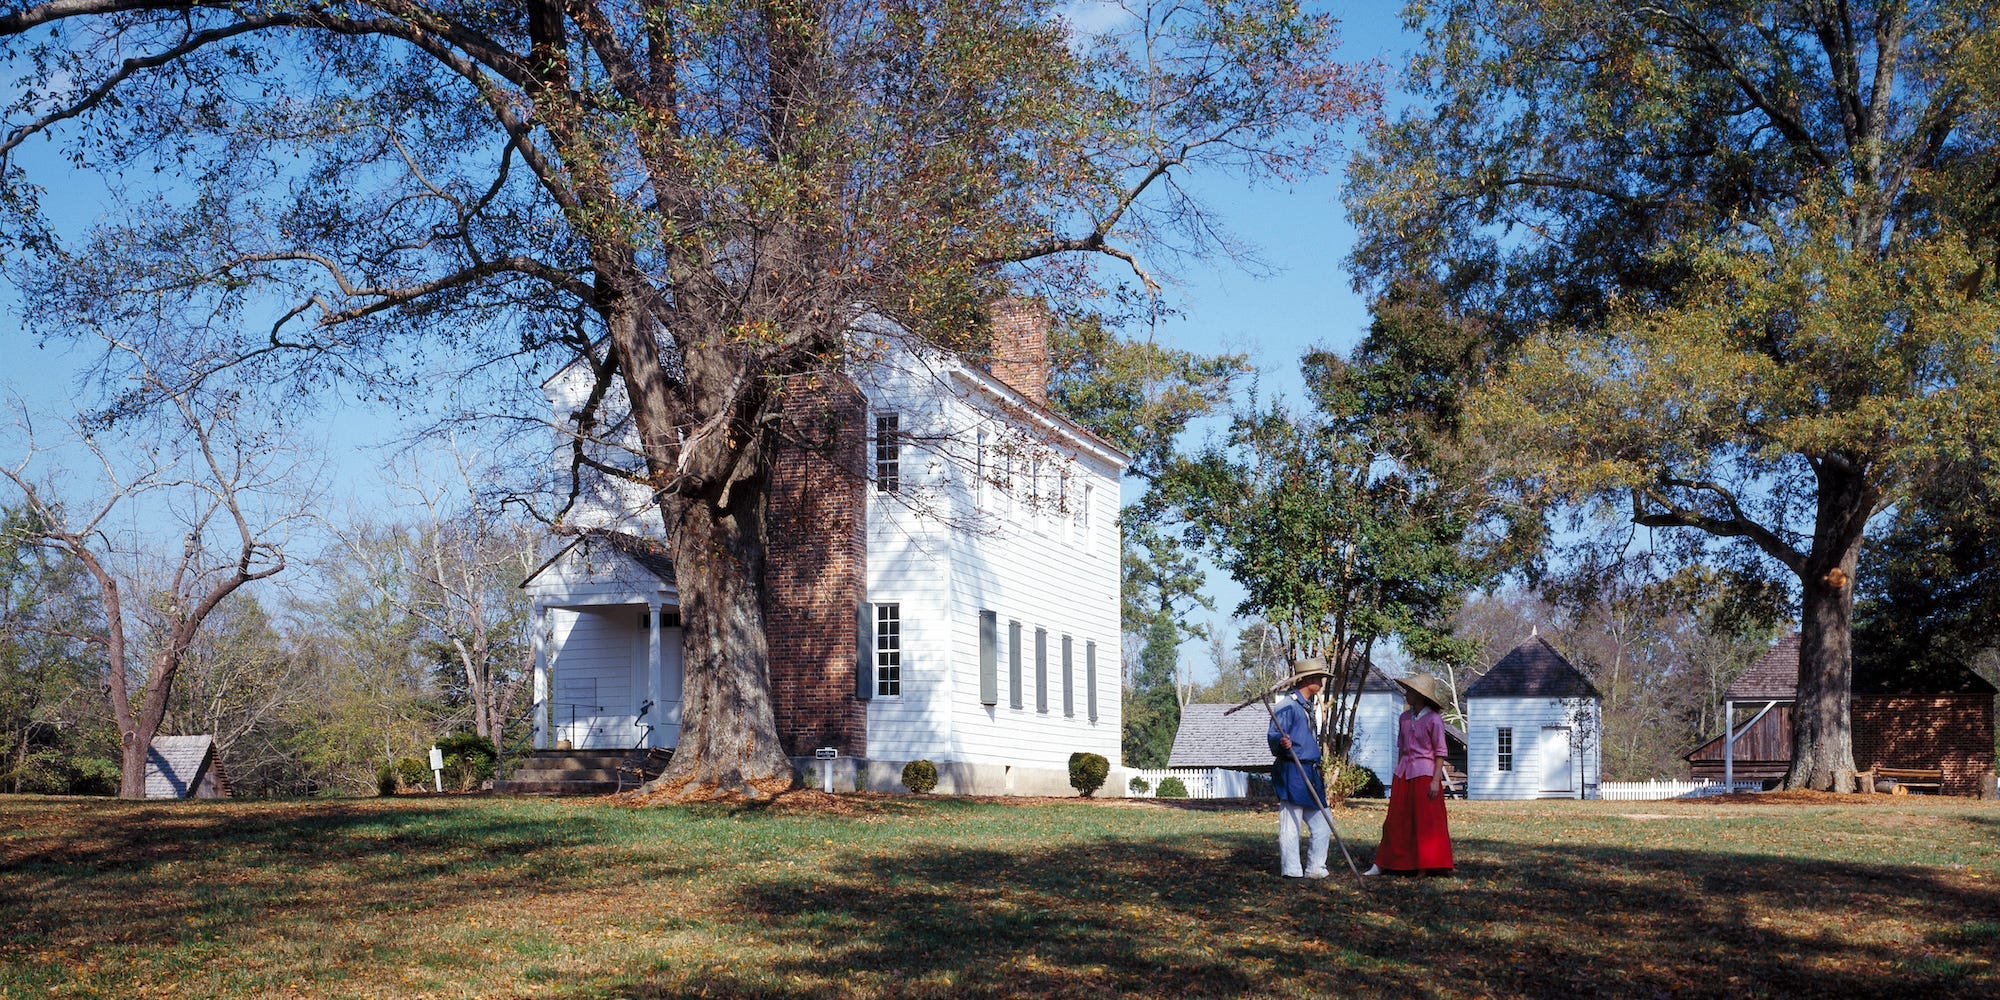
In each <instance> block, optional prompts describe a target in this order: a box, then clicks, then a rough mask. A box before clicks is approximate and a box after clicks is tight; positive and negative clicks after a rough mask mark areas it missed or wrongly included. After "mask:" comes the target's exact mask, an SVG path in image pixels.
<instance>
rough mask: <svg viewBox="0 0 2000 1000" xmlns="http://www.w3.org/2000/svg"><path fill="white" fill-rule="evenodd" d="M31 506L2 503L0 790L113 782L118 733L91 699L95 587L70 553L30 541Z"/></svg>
mask: <svg viewBox="0 0 2000 1000" xmlns="http://www.w3.org/2000/svg"><path fill="white" fill-rule="evenodd" d="M32 516H33V515H32V514H31V513H29V512H27V511H24V510H21V509H18V508H14V507H9V508H6V509H5V510H4V511H0V790H5V791H9V792H15V793H20V792H41V793H60V792H82V791H103V790H108V789H113V788H116V787H117V783H118V761H117V754H116V747H117V738H116V735H115V733H114V732H113V730H112V727H111V725H110V720H109V718H108V717H107V715H106V713H105V712H103V711H102V710H101V709H102V707H103V706H102V705H101V704H99V703H98V700H97V698H96V694H97V691H96V688H97V685H96V683H95V678H96V677H97V676H98V673H99V667H98V664H97V663H96V661H95V660H94V658H93V655H92V654H93V647H92V644H91V642H90V638H89V637H90V635H91V633H92V630H93V622H95V621H97V620H98V614H97V607H96V604H97V596H96V594H95V592H94V588H93V587H92V586H91V582H90V578H89V576H88V575H87V574H86V573H85V572H84V569H83V566H82V564H81V563H79V562H78V561H77V560H75V559H71V558H65V557H64V556H62V555H61V554H60V553H54V552H50V551H48V550H47V549H44V548H42V547H40V546H37V545H34V544H31V543H29V541H28V540H29V539H31V538H33V537H35V536H37V535H38V534H39V529H38V527H37V526H35V525H32V524H30V523H28V519H29V518H31V517H32Z"/></svg>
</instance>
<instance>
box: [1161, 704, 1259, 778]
mask: <svg viewBox="0 0 2000 1000" xmlns="http://www.w3.org/2000/svg"><path fill="white" fill-rule="evenodd" d="M1229 709H1230V706H1228V705H1222V704H1207V703H1203V702H1196V703H1194V704H1189V705H1182V706H1181V727H1180V728H1179V729H1177V730H1175V731H1174V749H1173V752H1172V753H1171V754H1169V755H1168V757H1167V766H1168V767H1234V768H1253V767H1254V768H1268V767H1270V766H1271V745H1270V744H1269V743H1267V742H1265V738H1264V737H1265V734H1266V733H1267V732H1268V731H1269V730H1270V726H1271V717H1270V715H1269V714H1268V713H1266V712H1264V711H1263V710H1262V709H1261V708H1246V709H1244V710H1242V711H1240V712H1237V713H1236V714H1234V715H1224V714H1222V713H1224V712H1227V711H1229Z"/></svg>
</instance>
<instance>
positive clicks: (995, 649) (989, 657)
mask: <svg viewBox="0 0 2000 1000" xmlns="http://www.w3.org/2000/svg"><path fill="white" fill-rule="evenodd" d="M979 703H980V704H981V705H998V704H1000V615H999V613H998V612H994V611H981V612H980V613H979Z"/></svg>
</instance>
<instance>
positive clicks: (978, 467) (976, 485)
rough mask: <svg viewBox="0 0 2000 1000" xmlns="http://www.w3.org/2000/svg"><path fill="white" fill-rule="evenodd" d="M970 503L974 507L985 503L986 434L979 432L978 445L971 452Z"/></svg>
mask: <svg viewBox="0 0 2000 1000" xmlns="http://www.w3.org/2000/svg"><path fill="white" fill-rule="evenodd" d="M971 492H972V502H973V503H974V504H975V505H978V504H984V503H985V502H986V432H985V431H980V432H979V443H978V445H977V446H976V447H975V448H974V449H973V452H972V491H971Z"/></svg>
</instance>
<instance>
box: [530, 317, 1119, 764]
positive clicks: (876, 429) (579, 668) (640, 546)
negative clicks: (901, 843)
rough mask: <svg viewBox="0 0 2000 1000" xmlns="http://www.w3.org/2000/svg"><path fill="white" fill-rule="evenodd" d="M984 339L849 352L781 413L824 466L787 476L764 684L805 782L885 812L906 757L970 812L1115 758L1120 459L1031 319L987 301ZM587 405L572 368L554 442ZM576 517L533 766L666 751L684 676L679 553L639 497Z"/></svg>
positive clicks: (551, 627) (886, 339) (548, 633)
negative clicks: (552, 754) (929, 770)
mask: <svg viewBox="0 0 2000 1000" xmlns="http://www.w3.org/2000/svg"><path fill="white" fill-rule="evenodd" d="M993 326H994V341H995V348H994V360H993V361H992V363H991V364H990V365H989V366H984V367H982V366H978V365H974V364H972V363H970V362H968V361H967V360H965V359H963V358H961V357H958V356H956V355H950V354H945V353H941V352H937V351H935V350H930V349H926V348H923V347H921V346H920V345H917V344H915V343H913V342H912V341H910V340H909V339H908V338H905V337H903V336H901V335H900V332H899V331H897V330H896V329H894V328H892V327H889V326H888V325H886V324H882V323H879V322H876V323H873V324H870V325H869V326H868V327H867V328H865V329H859V330H857V331H856V332H855V334H854V336H855V338H856V345H857V350H856V351H855V355H856V356H857V357H863V358H866V359H868V360H867V361H865V362H863V363H859V364H857V365H856V366H855V367H854V368H853V369H852V370H851V371H849V372H847V373H846V374H845V377H841V378H833V379H822V380H820V383H818V384H817V385H818V387H817V388H816V389H815V390H814V392H816V393H817V395H816V396H814V395H811V394H806V393H801V394H800V395H801V396H803V397H805V398H810V399H815V400H816V402H815V403H814V404H813V405H811V406H801V407H798V408H797V409H796V410H795V411H794V412H789V413H788V416H787V420H788V422H790V423H791V424H792V427H791V428H790V430H791V432H792V433H791V435H790V436H791V437H792V438H794V439H799V440H809V441H813V442H814V443H815V445H816V446H815V447H812V448H806V447H799V448H794V449H788V450H787V451H786V453H785V454H784V455H783V456H782V457H781V458H780V459H779V460H778V467H777V471H776V473H775V474H774V487H773V494H772V501H771V514H770V537H771V547H770V552H769V554H768V559H769V564H770V565H769V567H768V568H767V571H766V575H765V584H766V589H767V605H768V606H769V608H770V611H769V614H768V617H767V628H768V632H769V637H770V644H771V683H772V695H773V702H774V708H775V711H776V713H777V717H778V728H779V733H780V736H781V737H782V738H783V739H784V740H785V742H786V749H787V752H788V753H789V754H791V755H792V756H793V758H794V760H795V761H797V762H798V763H799V765H800V768H801V771H802V773H807V774H808V775H809V776H810V778H811V780H812V781H813V782H814V783H815V784H817V783H819V780H820V777H819V774H818V771H817V768H818V767H819V766H821V765H818V764H816V763H815V762H814V760H813V758H814V756H815V752H816V751H818V750H820V749H822V748H830V749H833V750H836V751H838V753H839V755H840V757H839V762H838V763H837V764H836V765H834V767H835V768H836V769H837V771H836V774H835V777H836V778H837V780H838V782H839V784H840V785H841V786H843V787H855V785H856V784H858V785H860V786H861V787H866V788H870V789H875V790H883V791H894V790H900V788H901V784H900V777H901V773H902V768H903V765H904V764H905V763H907V762H909V761H912V760H917V759H928V760H930V761H932V762H933V763H935V764H936V765H937V767H938V773H939V782H938V791H940V792H969V793H980V794H1071V793H1072V790H1071V789H1070V786H1069V780H1068V761H1069V755H1070V754H1071V753H1073V752H1077V751H1087V752H1093V753H1098V754H1102V755H1104V756H1105V757H1106V758H1107V759H1109V760H1111V761H1112V762H1113V763H1114V764H1115V763H1117V761H1118V754H1119V745H1120V741H1119V728H1120V713H1119V710H1120V704H1121V702H1122V698H1121V689H1120V683H1121V671H1120V669H1119V658H1118V643H1119V617H1118V616H1119V596H1118V594H1119V536H1118V516H1117V515H1118V480H1119V476H1120V475H1121V473H1122V472H1123V470H1124V467H1125V465H1126V463H1127V461H1128V456H1126V455H1125V454H1124V453H1122V452H1121V451H1119V450H1118V449H1117V448H1116V447H1114V446H1112V445H1110V444H1108V443H1106V442H1105V441H1103V440H1102V439H1100V438H1098V437H1096V436H1095V435H1092V434H1090V433H1089V432H1087V431H1085V430H1084V429H1082V428H1081V427H1079V426H1077V425H1075V424H1072V423H1070V422H1069V421H1067V420H1065V419H1063V418H1061V417H1059V416H1057V415H1056V414H1054V413H1053V412H1052V411H1050V410H1049V409H1048V407H1047V406H1046V382H1047V371H1048V366H1047V347H1046V336H1047V321H1046V314H1045V313H1044V312H1043V311H1042V310H1041V309H1040V307H1039V306H1036V305H1034V304H1031V303H1026V302H1022V301H1018V300H1009V301H1006V302H1002V303H999V304H996V306H995V309H994V316H993ZM589 388H590V386H589V381H588V372H587V371H585V370H583V369H582V368H581V367H577V368H572V369H571V370H568V371H565V372H564V373H562V374H559V375H558V376H557V377H555V378H553V379H551V380H550V381H549V383H547V385H545V387H544V390H545V393H546V395H547V397H548V400H549V404H550V406H551V408H552V410H553V411H554V412H555V414H556V415H557V419H558V426H562V419H563V418H564V417H565V416H567V415H568V414H570V413H572V412H573V411H574V410H576V409H577V408H578V406H579V404H580V401H581V399H582V396H583V394H584V393H586V392H587V391H588V390H589ZM617 410H618V407H617V406H615V405H614V406H613V407H612V408H611V410H610V411H609V412H612V413H614V414H615V413H616V411H617ZM614 422H615V421H614ZM557 462H558V464H559V466H560V467H561V468H563V469H565V470H566V469H567V468H568V463H569V458H568V439H564V440H563V441H562V442H559V447H558V448H557ZM582 507H583V508H584V509H583V510H581V512H580V513H579V515H578V516H577V517H576V518H574V523H576V524H577V525H579V526H580V527H582V528H583V529H584V530H583V531H582V533H581V534H580V535H579V536H578V537H576V538H575V539H573V540H572V541H571V542H570V543H569V544H568V545H567V546H566V547H564V548H563V549H562V551H561V552H559V553H558V554H557V555H556V556H555V557H554V558H552V559H551V560H550V561H549V562H548V563H547V564H545V565H544V566H543V567H541V568H540V569H538V570H537V571H536V572H535V573H534V574H532V575H531V576H530V577H529V579H528V580H527V581H526V582H525V583H524V584H523V587H524V589H525V590H526V591H527V592H528V594H529V596H530V598H531V599H532V601H533V606H534V614H535V616H536V623H537V627H536V630H535V638H536V659H535V687H534V698H535V707H534V711H535V720H536V727H537V728H536V744H537V746H540V747H549V746H556V745H564V744H566V745H567V746H570V747H574V748H576V749H579V750H581V749H587V748H602V749H609V748H620V749H622V748H628V747H635V746H653V747H671V746H673V745H674V744H675V742H676V740H677V739H678V735H679V729H680V724H681V721H682V716H681V708H682V706H681V695H680V692H681V687H682V683H681V682H682V678H683V676H684V675H683V671H684V669H685V665H684V662H683V658H682V656H681V648H680V629H679V616H678V614H677V611H678V607H679V600H678V595H677V594H676V592H675V590H674V584H673V576H672V562H671V560H672V553H671V552H668V551H667V549H666V547H665V546H664V545H663V544H662V543H661V542H660V541H659V535H660V527H659V523H658V517H657V513H656V512H655V511H653V510H652V509H650V508H649V507H648V506H647V502H646V500H645V498H644V497H643V495H642V494H639V493H638V492H636V491H635V490H633V489H632V488H630V487H625V486H619V485H615V484H612V485H607V484H605V483H597V484H593V485H591V486H590V487H588V488H587V489H586V498H585V500H584V501H583V502H582ZM1105 793H1107V794H1117V793H1118V789H1116V788H1113V787H1110V786H1109V785H1107V787H1106V789H1105Z"/></svg>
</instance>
